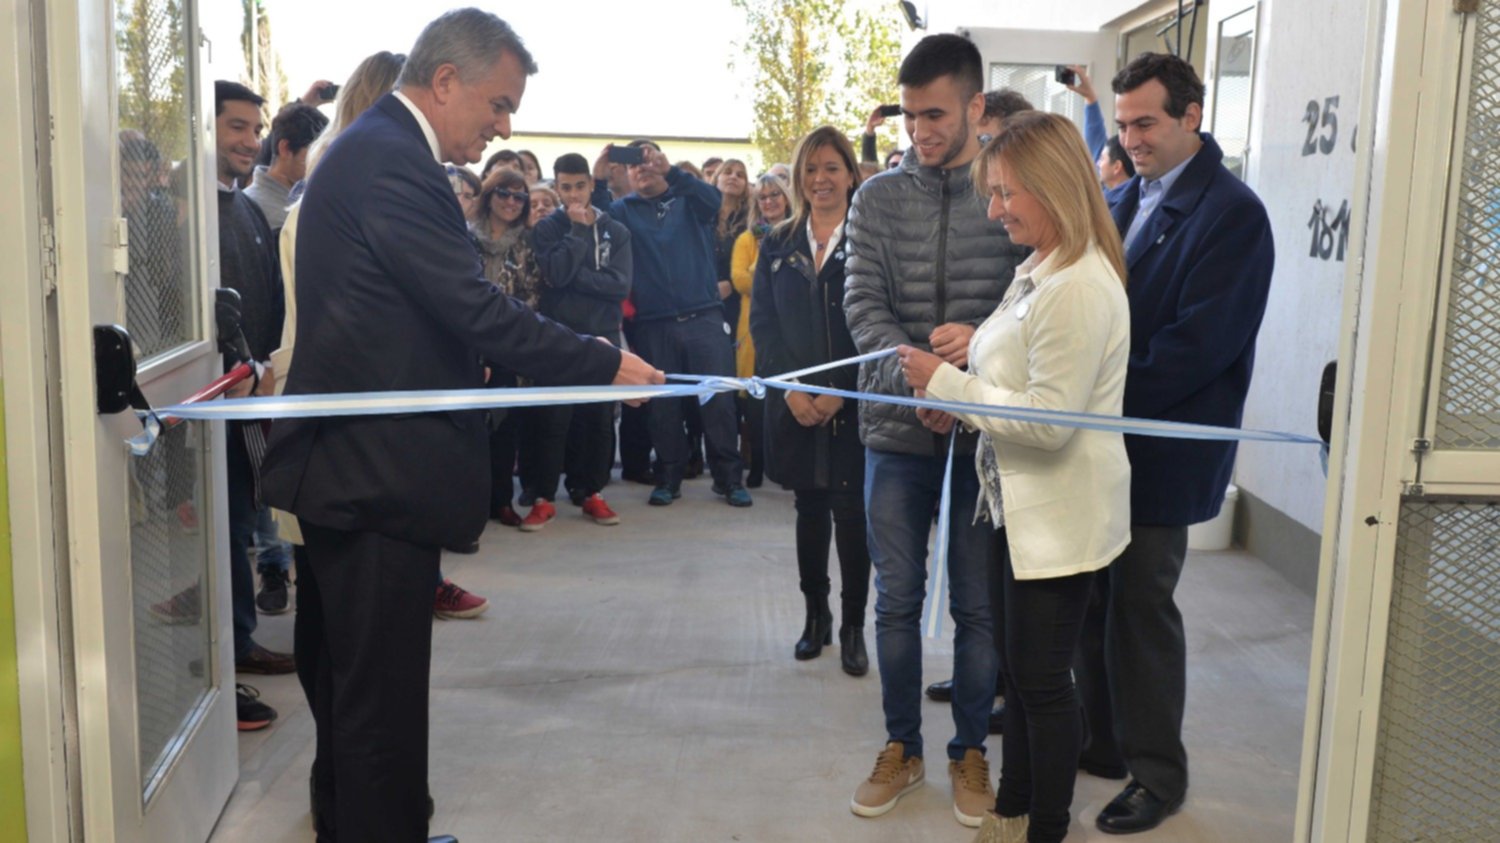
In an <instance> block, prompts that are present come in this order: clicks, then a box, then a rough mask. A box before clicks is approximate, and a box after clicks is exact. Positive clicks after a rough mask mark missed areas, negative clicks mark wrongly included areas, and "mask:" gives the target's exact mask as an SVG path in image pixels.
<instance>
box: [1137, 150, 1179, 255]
mask: <svg viewBox="0 0 1500 843" xmlns="http://www.w3.org/2000/svg"><path fill="white" fill-rule="evenodd" d="M1192 160H1193V156H1191V155H1189V156H1188V157H1187V158H1186V159H1185V160H1183V162H1182V163H1181V164H1178V165H1177V166H1175V167H1173V168H1172V169H1170V170H1168V171H1167V173H1166V175H1164V176H1162V177H1161V178H1159V179H1144V178H1143V179H1141V204H1140V205H1139V206H1138V207H1137V208H1136V209H1135V219H1133V220H1131V221H1130V229H1129V230H1128V231H1126V232H1125V251H1127V252H1128V251H1130V246H1131V244H1132V243H1134V242H1135V238H1136V235H1138V234H1140V233H1141V229H1142V228H1144V227H1145V225H1146V220H1148V219H1150V218H1151V213H1152V212H1153V211H1155V210H1156V206H1157V205H1160V204H1161V200H1162V199H1163V198H1165V197H1166V195H1167V191H1169V190H1171V189H1172V185H1174V184H1176V183H1177V177H1178V176H1180V175H1182V171H1183V170H1186V169H1187V165H1188V164H1189V163H1190V162H1191V161H1192Z"/></svg>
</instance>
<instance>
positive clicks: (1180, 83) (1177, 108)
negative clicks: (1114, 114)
mask: <svg viewBox="0 0 1500 843" xmlns="http://www.w3.org/2000/svg"><path fill="white" fill-rule="evenodd" d="M1152 79H1155V80H1156V81H1158V82H1160V83H1161V84H1162V87H1163V88H1166V89H1167V104H1166V111H1167V116H1169V117H1173V118H1180V117H1182V115H1184V114H1186V113H1187V107H1188V106H1189V105H1191V104H1193V103H1197V104H1198V107H1199V108H1202V107H1203V80H1201V79H1199V78H1198V71H1196V70H1194V69H1193V66H1192V65H1190V64H1188V63H1187V62H1185V61H1183V60H1182V59H1180V58H1178V57H1177V56H1174V55H1170V54H1168V53H1141V54H1140V55H1139V56H1136V58H1135V61H1132V62H1131V63H1130V64H1127V65H1125V69H1124V70H1121V71H1120V72H1119V73H1116V74H1115V78H1114V81H1113V82H1111V83H1110V87H1111V88H1113V89H1114V92H1115V93H1117V94H1123V93H1125V92H1127V91H1134V90H1135V89H1136V88H1139V87H1140V86H1142V85H1144V84H1146V83H1147V82H1150V81H1151V80H1152Z"/></svg>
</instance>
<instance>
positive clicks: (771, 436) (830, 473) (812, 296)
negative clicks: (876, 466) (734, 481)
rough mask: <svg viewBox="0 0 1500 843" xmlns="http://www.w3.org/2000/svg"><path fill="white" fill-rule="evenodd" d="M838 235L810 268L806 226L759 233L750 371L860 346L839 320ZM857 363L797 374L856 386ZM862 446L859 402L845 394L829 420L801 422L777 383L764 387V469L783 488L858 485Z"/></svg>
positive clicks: (796, 365) (811, 362) (790, 367)
mask: <svg viewBox="0 0 1500 843" xmlns="http://www.w3.org/2000/svg"><path fill="white" fill-rule="evenodd" d="M848 249H849V241H848V239H847V238H846V239H843V240H840V241H839V242H838V243H837V244H836V245H835V246H834V247H833V252H832V254H830V255H829V256H828V259H827V260H825V261H824V262H823V269H822V271H821V272H819V271H815V270H814V268H813V267H814V264H813V258H812V249H811V248H810V246H809V244H808V242H807V230H806V228H805V227H803V226H799V225H796V224H795V223H793V224H790V225H788V226H786V227H783V228H780V229H777V230H776V231H773V232H772V233H770V234H767V235H766V237H765V239H764V240H762V241H761V245H760V257H759V259H758V262H757V263H756V266H755V281H754V283H753V284H752V286H751V288H750V289H751V293H750V301H751V305H750V336H751V337H752V338H753V339H754V340H755V373H756V374H757V375H759V376H761V377H766V376H771V375H779V374H783V373H786V372H790V371H794V370H796V369H803V368H806V367H808V366H816V365H818V364H819V363H827V362H829V361H832V360H841V359H844V358H846V357H853V356H854V355H855V354H857V353H858V352H856V351H855V348H854V340H853V339H852V338H851V337H850V336H849V327H848V326H847V325H846V324H845V323H844V258H845V256H846V255H847V254H848ZM858 379H859V367H857V366H843V367H841V368H838V369H830V370H828V371H826V372H819V373H817V374H814V375H808V376H806V377H803V378H799V379H798V380H800V381H801V382H803V383H808V384H815V385H818V386H830V387H836V388H838V389H849V390H853V389H856V388H857V382H858ZM864 467H865V449H864V446H863V445H861V444H860V441H859V409H858V404H857V402H854V401H849V400H846V401H845V402H844V406H843V409H841V410H840V411H839V413H838V415H836V416H834V417H833V420H832V421H830V422H829V423H828V424H825V425H821V426H818V427H803V426H802V425H801V424H800V423H798V421H797V419H796V418H795V417H794V416H793V415H792V410H791V408H790V407H788V406H787V404H786V393H785V392H783V391H782V390H779V389H772V390H769V391H768V392H767V394H766V474H767V476H769V477H770V478H771V479H772V480H775V481H776V482H778V483H780V484H781V485H782V486H785V487H786V488H788V489H832V490H835V491H852V490H858V489H861V488H863V486H864Z"/></svg>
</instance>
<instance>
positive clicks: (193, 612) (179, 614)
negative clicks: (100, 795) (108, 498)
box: [130, 422, 212, 789]
mask: <svg viewBox="0 0 1500 843" xmlns="http://www.w3.org/2000/svg"><path fill="white" fill-rule="evenodd" d="M205 424H206V423H205V422H187V423H184V424H181V425H178V426H177V427H174V428H171V429H169V430H166V431H163V432H162V435H161V438H159V439H158V440H157V442H156V446H155V447H153V448H152V449H151V453H149V454H147V455H146V456H144V457H134V458H132V461H131V476H130V490H131V501H130V503H131V506H130V566H131V571H130V579H131V590H132V594H131V597H132V605H133V608H134V612H133V615H134V621H135V672H136V695H137V705H138V708H139V724H138V727H139V737H140V759H139V760H140V767H141V781H142V782H144V783H145V784H146V787H147V789H149V788H150V785H151V782H152V780H153V779H154V778H155V776H156V774H157V772H159V771H160V770H161V769H163V768H165V766H166V765H167V764H168V763H169V762H170V761H171V759H172V757H173V755H174V746H175V740H176V738H177V737H178V736H179V735H180V733H181V732H182V730H183V728H184V727H185V726H186V725H187V723H188V721H189V718H190V717H191V715H192V714H193V712H194V711H195V709H196V708H197V705H198V702H199V700H200V699H202V697H203V695H204V694H205V693H206V692H207V691H208V689H209V686H210V681H209V677H210V676H212V670H211V669H210V668H211V664H210V662H209V653H210V650H209V647H210V643H209V641H210V639H209V616H210V612H209V605H208V604H209V602H210V601H211V596H212V595H211V592H209V590H208V587H209V583H208V581H207V579H206V576H207V571H206V565H205V560H206V559H208V558H210V556H209V550H210V545H209V541H210V537H211V532H210V530H209V525H208V524H207V523H206V519H207V518H208V517H209V515H208V513H207V512H205V510H204V507H205V499H204V495H203V477H204V471H203V468H204V459H203V444H202V437H204V436H206V435H207V433H208V428H207V427H206V426H205Z"/></svg>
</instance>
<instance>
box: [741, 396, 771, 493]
mask: <svg viewBox="0 0 1500 843" xmlns="http://www.w3.org/2000/svg"><path fill="white" fill-rule="evenodd" d="M734 403H735V405H736V406H737V408H738V409H739V414H740V420H741V421H742V422H743V423H744V427H743V429H742V435H741V436H740V455H741V457H743V458H744V460H745V465H746V466H747V468H746V470H747V471H748V472H749V477H748V479H749V480H750V482H751V483H759V482H761V478H763V477H764V476H765V473H766V400H765V399H764V398H751V397H750V396H748V395H738V394H737V395H735V397H734Z"/></svg>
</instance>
